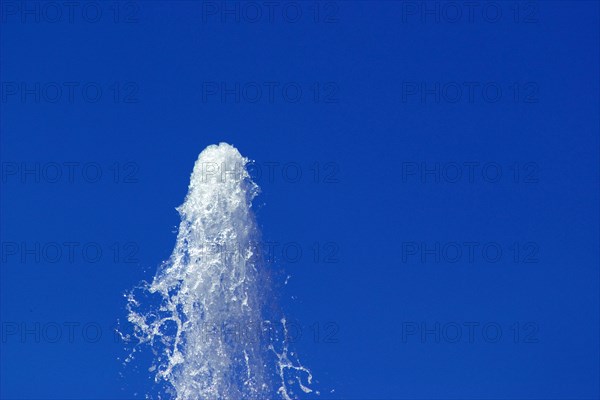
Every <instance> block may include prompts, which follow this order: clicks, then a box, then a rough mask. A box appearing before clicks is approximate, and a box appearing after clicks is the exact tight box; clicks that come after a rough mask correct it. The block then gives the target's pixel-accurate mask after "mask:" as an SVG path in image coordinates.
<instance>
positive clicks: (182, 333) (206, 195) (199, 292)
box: [127, 143, 313, 400]
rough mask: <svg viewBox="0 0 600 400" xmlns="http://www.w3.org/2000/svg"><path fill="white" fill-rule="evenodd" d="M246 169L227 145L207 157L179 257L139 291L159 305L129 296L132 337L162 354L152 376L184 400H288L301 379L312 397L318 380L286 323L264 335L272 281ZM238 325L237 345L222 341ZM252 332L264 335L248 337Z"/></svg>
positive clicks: (193, 183)
mask: <svg viewBox="0 0 600 400" xmlns="http://www.w3.org/2000/svg"><path fill="white" fill-rule="evenodd" d="M247 163H248V159H246V158H244V157H242V155H241V154H240V153H239V151H238V150H237V149H236V148H235V147H233V146H231V145H228V144H226V143H221V144H219V145H218V146H216V145H213V146H209V147H207V148H206V149H205V150H204V151H202V153H201V154H200V155H199V157H198V160H197V161H196V164H195V165H194V170H193V172H192V175H191V179H190V184H189V188H188V194H187V197H186V199H185V202H184V203H183V205H181V206H180V207H179V208H178V209H177V210H178V211H179V213H180V215H181V223H180V225H179V232H178V235H177V242H176V246H175V249H174V250H173V253H172V254H171V257H170V259H169V260H168V261H167V262H165V263H163V265H162V266H161V268H160V269H159V271H158V272H157V274H156V276H155V278H154V280H153V281H152V283H146V284H145V285H143V287H142V288H141V289H142V293H143V294H144V295H145V296H154V297H157V298H158V301H157V302H158V305H157V306H151V305H148V304H143V301H141V300H139V299H138V298H137V297H136V296H135V295H134V294H133V293H130V294H129V295H128V296H127V298H128V310H129V316H128V320H129V321H130V322H131V323H132V324H133V327H134V335H133V336H134V337H135V339H137V342H138V343H139V344H148V345H150V346H151V347H152V349H153V352H154V354H155V356H156V357H155V364H154V365H153V366H152V367H151V368H150V369H149V370H150V371H156V375H155V380H156V381H157V382H161V381H165V382H167V383H168V384H169V386H170V388H171V391H172V392H173V394H174V396H175V397H176V398H177V399H185V400H188V399H263V398H269V399H271V398H273V393H274V392H275V393H277V394H278V395H279V396H280V397H281V398H282V399H284V400H290V399H292V396H293V390H292V389H291V388H290V386H289V385H290V382H292V383H293V382H294V380H295V381H297V382H298V387H299V388H300V389H301V390H302V391H303V392H304V393H311V392H312V389H310V388H309V387H308V386H306V385H309V384H311V383H312V379H313V378H312V374H311V373H310V371H309V370H308V369H307V368H305V367H303V366H302V365H300V363H299V362H298V360H297V359H296V357H295V356H294V353H293V352H290V351H289V349H288V348H289V343H288V340H287V337H288V332H287V325H286V320H285V318H282V319H281V325H282V328H283V335H282V336H281V335H279V336H280V337H277V335H276V336H275V337H273V336H271V337H270V339H269V340H267V341H265V340H264V337H263V334H264V332H266V331H267V330H268V329H265V324H264V323H265V322H268V321H266V319H265V308H266V307H265V304H266V302H267V301H269V299H266V298H265V293H268V290H265V289H264V287H265V285H266V284H267V283H268V282H267V278H266V274H265V271H264V263H263V262H262V257H261V254H260V251H258V250H259V249H258V248H257V246H256V243H259V239H260V232H259V230H258V228H257V225H256V221H255V217H254V213H253V212H252V200H253V199H254V197H255V196H256V195H257V194H258V186H257V185H256V184H255V183H254V182H252V180H251V179H250V176H249V174H248V172H247V169H246V164H247ZM144 307H145V308H144ZM267 325H268V324H267ZM230 327H233V328H234V329H233V331H234V335H233V337H231V335H225V334H223V332H225V331H227V329H228V328H230ZM249 327H257V330H256V331H255V332H251V334H250V335H248V330H249V329H250V328H249ZM271 332H272V330H271ZM253 333H255V334H257V335H253ZM278 343H279V345H278ZM277 347H280V348H281V349H280V350H278V349H277ZM303 377H304V378H306V379H307V384H306V385H305V384H303V382H302V378H303ZM274 386H279V387H278V388H276V389H274Z"/></svg>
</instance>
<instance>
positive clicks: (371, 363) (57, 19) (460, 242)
mask: <svg viewBox="0 0 600 400" xmlns="http://www.w3.org/2000/svg"><path fill="white" fill-rule="evenodd" d="M483 4H484V3H481V4H480V5H478V6H476V7H474V8H470V7H469V6H467V5H465V3H464V2H451V3H445V2H426V3H423V2H414V1H405V2H403V1H398V2H387V1H386V2H383V1H382V2H367V1H349V2H319V3H313V2H289V3H279V4H278V5H274V6H269V5H265V4H264V3H263V2H256V3H242V2H235V1H232V2H228V3H226V4H225V5H224V4H223V3H221V2H211V1H208V2H200V1H199V2H193V1H181V2H166V1H165V2H161V1H138V2H119V3H113V2H110V3H109V2H106V3H104V2H102V3H93V2H89V3H88V2H83V3H78V5H77V6H75V8H72V9H71V8H69V7H68V6H66V5H64V3H60V2H59V3H56V2H50V3H44V2H36V1H28V2H27V3H26V4H25V5H26V6H27V7H28V8H27V10H29V11H27V10H23V9H22V8H21V7H23V4H22V3H21V2H15V1H2V3H1V6H2V9H1V11H2V14H1V17H2V20H1V22H2V23H1V25H0V49H1V54H0V75H1V76H0V78H1V81H2V93H1V94H2V99H1V121H0V124H1V125H0V128H1V139H0V144H1V148H0V157H1V161H2V181H1V218H0V219H1V221H2V224H1V236H2V238H1V241H2V268H1V270H0V273H1V276H0V277H1V286H0V288H1V291H0V310H1V321H2V343H1V345H2V347H1V357H0V359H1V363H0V367H1V383H0V395H1V397H2V398H78V399H81V398H102V399H118V398H120V399H125V398H134V396H135V394H136V393H137V394H138V395H137V396H138V397H139V396H140V394H143V393H146V392H152V390H154V389H153V387H152V382H150V381H149V379H148V375H149V374H148V373H147V372H146V370H145V368H147V365H145V364H144V363H145V362H148V358H149V355H144V356H142V357H140V359H139V361H140V362H139V363H138V364H136V366H133V367H129V368H123V367H122V359H123V358H124V357H126V355H127V353H126V352H125V351H124V350H123V347H124V346H123V343H121V342H120V341H119V340H118V339H117V338H115V336H114V334H113V332H112V329H113V328H114V326H115V324H116V323H117V320H120V321H121V323H123V321H124V319H125V318H126V317H125V315H126V312H125V308H124V306H125V299H124V298H123V293H125V292H126V291H128V290H129V289H131V288H132V287H133V286H134V285H135V284H137V283H138V282H139V281H141V280H142V279H151V277H152V276H153V275H154V273H155V271H156V267H157V266H158V265H159V264H160V262H161V261H162V260H165V259H167V258H168V257H169V255H170V253H171V251H172V249H173V246H174V243H175V233H174V232H176V226H177V224H178V222H179V216H178V214H177V212H176V211H175V207H176V206H178V205H180V204H181V203H182V202H183V199H184V196H185V194H186V192H187V185H188V182H189V176H190V173H191V170H192V167H193V164H194V161H195V160H196V158H197V156H198V154H199V153H200V151H201V150H202V149H204V148H205V147H206V146H207V145H209V144H213V143H218V142H222V141H225V142H228V143H231V144H233V145H235V146H236V147H237V148H238V149H239V150H240V152H241V153H242V154H243V155H245V156H247V157H249V158H251V159H253V160H255V164H254V166H253V171H254V174H255V176H256V180H257V182H258V183H259V185H260V186H261V188H262V193H261V195H260V196H259V197H258V198H257V200H256V203H255V204H256V208H257V215H258V220H259V224H260V226H261V227H262V230H263V236H264V239H265V241H267V242H269V243H271V244H272V246H273V249H274V250H273V252H274V261H273V262H272V263H271V265H270V268H273V270H274V271H275V273H276V274H280V275H281V276H284V277H285V276H287V275H291V278H290V280H289V283H288V284H287V285H286V286H285V287H284V288H281V294H280V296H279V297H280V299H279V303H280V304H281V307H282V308H283V309H284V310H285V312H286V314H287V315H288V316H289V318H290V320H292V321H295V323H296V324H297V326H298V329H299V332H301V336H299V337H298V338H297V340H296V343H295V346H296V348H297V350H298V353H299V354H300V358H301V360H302V362H303V364H305V365H306V366H308V367H310V368H311V370H312V371H313V373H314V375H315V377H316V378H317V379H318V380H319V385H318V386H319V389H320V390H321V392H322V394H321V398H323V399H365V398H369V399H414V398H420V399H424V398H436V399H450V398H453V399H454V398H463V399H467V398H470V399H491V398H495V399H498V398H513V399H516V398H519V399H523V398H526V399H537V398H556V399H560V398H578V399H591V398H597V397H598V396H599V395H600V393H599V383H600V382H599V378H598V377H599V375H600V374H599V372H600V371H599V351H600V349H599V343H598V337H599V336H600V335H599V334H600V332H599V313H598V309H599V284H600V282H599V271H598V268H599V259H598V255H599V253H598V242H599V232H598V218H599V215H598V204H599V203H598V202H599V200H600V199H599V196H598V162H599V159H598V157H599V155H598V149H599V143H598V132H599V109H600V108H599V95H598V94H599V89H600V87H599V75H598V71H599V67H600V65H599V57H598V55H599V52H598V46H599V23H598V21H599V11H600V10H599V5H598V3H597V2H593V1H569V2H566V1H565V2H554V1H544V2H541V1H540V2H525V1H523V2H521V1H515V2H491V3H485V4H487V5H485V6H484V5H483ZM423 7H426V8H423ZM298 251H300V252H301V253H298ZM119 358H120V360H119ZM332 390H334V391H333V392H332Z"/></svg>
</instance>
